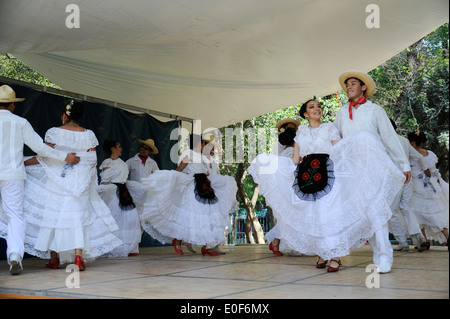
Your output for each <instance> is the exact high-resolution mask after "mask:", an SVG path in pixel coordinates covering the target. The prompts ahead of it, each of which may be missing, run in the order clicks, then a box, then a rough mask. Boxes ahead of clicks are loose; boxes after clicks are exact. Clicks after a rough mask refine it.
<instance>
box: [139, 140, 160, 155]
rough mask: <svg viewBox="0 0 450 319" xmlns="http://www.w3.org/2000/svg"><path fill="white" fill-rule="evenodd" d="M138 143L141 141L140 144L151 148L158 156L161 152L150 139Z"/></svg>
mask: <svg viewBox="0 0 450 319" xmlns="http://www.w3.org/2000/svg"><path fill="white" fill-rule="evenodd" d="M138 141H139V144H145V145H147V146H148V147H150V148H151V149H152V151H153V154H158V152H159V151H158V149H157V148H156V146H155V141H154V140H152V139H151V138H149V139H147V140H145V141H143V140H138Z"/></svg>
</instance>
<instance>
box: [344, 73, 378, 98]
mask: <svg viewBox="0 0 450 319" xmlns="http://www.w3.org/2000/svg"><path fill="white" fill-rule="evenodd" d="M350 78H356V79H359V80H361V81H363V82H364V84H365V85H366V86H367V91H366V97H367V98H369V97H371V96H372V95H373V94H374V93H375V88H376V85H375V82H374V81H373V79H372V78H371V77H370V75H368V74H367V73H364V72H361V71H347V72H345V73H343V74H341V76H340V77H339V83H340V84H341V86H342V89H343V90H344V91H345V89H346V85H345V81H347V79H350Z"/></svg>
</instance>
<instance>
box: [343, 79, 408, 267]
mask: <svg viewBox="0 0 450 319" xmlns="http://www.w3.org/2000/svg"><path fill="white" fill-rule="evenodd" d="M339 82H340V84H341V86H342V88H343V89H344V90H345V92H346V93H347V96H348V98H349V103H347V104H346V105H344V106H343V107H342V108H341V109H340V110H339V111H338V113H337V114H336V119H335V122H334V123H335V125H336V126H337V127H338V129H339V131H340V133H341V135H342V137H343V138H345V137H346V136H349V135H353V134H356V133H358V132H360V131H368V132H371V133H373V134H375V135H376V136H378V137H379V139H380V141H381V142H382V143H383V145H384V146H385V148H386V151H387V153H388V154H389V156H390V157H391V159H392V161H393V162H394V163H395V164H396V165H397V166H398V167H399V168H400V169H401V170H402V171H403V173H404V174H405V184H407V183H408V182H409V181H410V180H411V167H410V164H409V161H408V158H407V157H406V155H405V152H404V151H403V148H402V146H401V144H400V141H399V139H398V137H397V133H396V132H395V130H394V128H393V127H392V124H391V122H390V120H389V118H388V116H387V114H386V112H385V111H384V109H383V108H382V107H381V106H379V105H377V104H375V103H372V101H370V100H367V99H368V98H370V97H371V96H372V95H373V93H374V92H375V82H374V81H373V79H372V78H371V77H370V76H369V75H368V74H366V73H363V72H359V71H349V72H345V73H344V74H342V75H341V76H340V77H339ZM369 243H370V246H371V248H372V251H373V261H374V263H375V265H377V266H378V271H379V272H380V273H388V272H390V271H391V268H392V263H393V261H394V257H393V249H392V246H391V243H390V241H389V230H388V225H387V224H386V225H384V226H383V227H382V228H381V229H379V230H378V231H377V232H375V234H374V235H373V237H372V238H371V239H370V240H369Z"/></svg>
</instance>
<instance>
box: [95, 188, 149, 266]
mask: <svg viewBox="0 0 450 319" xmlns="http://www.w3.org/2000/svg"><path fill="white" fill-rule="evenodd" d="M126 184H127V188H128V191H129V192H130V194H131V197H133V201H134V203H135V204H136V208H134V209H130V210H122V209H121V208H120V206H119V197H118V196H117V186H116V185H114V184H108V185H99V186H98V187H97V192H98V194H99V195H100V198H101V199H102V200H103V201H104V202H105V204H106V205H107V206H108V207H109V209H110V210H111V214H112V216H113V217H114V219H115V220H116V222H117V225H118V227H119V230H118V231H117V232H115V233H114V234H115V235H116V236H117V237H118V238H119V239H120V240H121V241H122V242H123V244H122V245H121V246H119V247H117V248H115V249H114V250H112V251H110V252H108V253H107V254H106V257H126V256H128V255H129V254H131V253H139V243H140V242H141V237H142V230H141V223H140V219H139V214H138V208H139V207H141V206H142V201H141V198H142V197H143V196H145V195H146V191H145V190H143V188H142V185H141V184H140V183H138V182H134V181H127V183H126Z"/></svg>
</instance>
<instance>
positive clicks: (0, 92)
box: [0, 84, 25, 103]
mask: <svg viewBox="0 0 450 319" xmlns="http://www.w3.org/2000/svg"><path fill="white" fill-rule="evenodd" d="M24 100H25V98H16V92H14V90H13V89H12V88H11V87H10V86H9V85H6V84H4V85H2V86H0V103H13V102H22V101H24Z"/></svg>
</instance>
